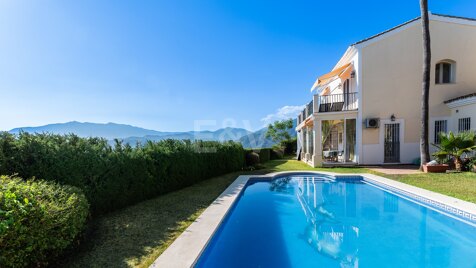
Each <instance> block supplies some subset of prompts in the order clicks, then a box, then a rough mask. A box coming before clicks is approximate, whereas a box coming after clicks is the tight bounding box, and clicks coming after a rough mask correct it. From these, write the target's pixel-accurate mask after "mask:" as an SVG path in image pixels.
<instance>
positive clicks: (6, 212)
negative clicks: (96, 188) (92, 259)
mask: <svg viewBox="0 0 476 268" xmlns="http://www.w3.org/2000/svg"><path fill="white" fill-rule="evenodd" d="M3 161H5V158H4V159H3ZM88 207H89V205H88V202H87V200H86V197H85V196H84V194H83V193H82V192H81V190H80V189H78V188H76V187H71V186H61V185H59V184H57V183H54V182H46V181H36V180H32V181H24V180H22V179H20V178H13V177H8V176H0V267H26V266H45V265H46V264H47V263H48V261H49V260H52V259H54V258H55V257H57V256H58V254H60V253H61V251H62V250H64V249H65V248H67V247H68V246H70V245H71V243H72V242H73V241H74V240H75V238H76V237H77V235H78V234H79V233H80V232H81V231H82V229H83V227H84V225H85V222H86V218H87V216H88Z"/></svg>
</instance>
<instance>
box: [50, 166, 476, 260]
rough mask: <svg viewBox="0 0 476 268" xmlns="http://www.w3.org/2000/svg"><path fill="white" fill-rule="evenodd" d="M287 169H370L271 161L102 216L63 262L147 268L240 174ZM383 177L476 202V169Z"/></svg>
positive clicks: (363, 170) (337, 170)
mask: <svg viewBox="0 0 476 268" xmlns="http://www.w3.org/2000/svg"><path fill="white" fill-rule="evenodd" d="M286 170H324V171H330V172H337V173H365V172H370V171H369V170H368V169H365V168H355V167H354V168H317V169H316V168H312V167H309V166H308V165H306V164H304V163H302V162H298V161H296V160H290V159H285V160H272V161H269V162H267V163H266V164H265V165H264V169H262V170H257V171H253V172H237V173H231V174H227V175H224V176H220V177H216V178H213V179H210V180H206V181H203V182H201V183H198V184H196V185H193V186H191V187H188V188H185V189H182V190H179V191H176V192H173V193H170V194H166V195H163V196H159V197H157V198H154V199H151V200H148V201H145V202H142V203H139V204H136V205H134V206H130V207H127V208H125V209H122V210H118V211H116V212H113V213H110V214H107V215H105V216H102V217H100V218H98V219H96V220H95V221H94V222H93V224H92V226H93V228H92V232H91V233H90V234H88V235H87V236H86V239H85V241H84V242H83V243H82V245H81V246H80V248H79V249H78V250H75V251H74V252H73V253H72V254H71V255H70V256H69V257H68V258H66V259H65V260H64V261H63V262H62V263H60V264H59V266H61V267H148V266H149V265H150V264H151V263H152V262H153V261H154V260H155V259H156V258H157V257H158V256H159V255H160V254H161V253H162V252H163V251H164V250H165V249H166V248H167V246H169V245H170V244H171V243H172V242H173V241H174V240H175V238H177V237H178V236H179V235H180V234H181V233H182V232H183V231H184V230H185V229H186V228H187V227H188V226H189V225H190V224H191V223H192V222H193V221H194V220H195V219H196V218H197V217H198V216H199V215H200V213H201V212H202V211H203V210H204V209H205V208H206V207H208V205H209V204H210V203H211V202H212V201H213V200H214V199H215V198H217V197H218V195H219V194H220V193H221V192H222V191H223V190H224V189H225V188H226V187H227V186H228V185H229V184H230V183H231V182H233V181H234V180H235V179H236V177H237V176H238V175H240V174H265V173H269V172H277V171H286ZM372 173H375V172H372ZM379 175H381V174H379ZM385 177H387V178H390V179H394V180H398V181H401V182H404V183H408V184H411V185H415V186H417V187H421V188H426V189H429V190H432V191H435V192H440V193H443V194H446V195H450V196H454V197H457V198H461V199H464V200H467V201H471V202H476V174H475V173H461V174H423V173H422V174H417V175H399V176H397V175H392V176H389V175H385Z"/></svg>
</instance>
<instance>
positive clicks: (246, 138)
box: [9, 121, 296, 148]
mask: <svg viewBox="0 0 476 268" xmlns="http://www.w3.org/2000/svg"><path fill="white" fill-rule="evenodd" d="M295 125H296V121H294V126H295ZM267 130H268V128H267V127H265V128H262V129H260V130H258V131H255V132H251V131H248V130H246V129H243V128H231V127H228V128H222V129H218V130H216V131H188V132H161V131H156V130H150V129H145V128H140V127H135V126H130V125H124V124H116V123H107V124H100V123H88V122H85V123H82V122H76V121H73V122H67V123H58V124H50V125H44V126H39V127H21V128H15V129H12V130H10V131H9V132H10V133H13V134H18V133H19V132H20V131H24V132H28V133H53V134H70V133H74V134H76V135H78V136H80V137H103V138H105V139H107V140H109V141H110V143H111V144H113V140H114V139H120V140H122V141H123V142H124V143H128V144H131V145H135V144H137V143H141V144H144V143H145V142H147V141H148V140H150V141H160V140H165V139H180V140H207V141H212V140H213V141H228V140H233V141H238V142H241V144H242V145H243V147H244V148H269V147H272V146H273V145H274V144H275V142H273V141H272V140H271V139H267V138H266V137H265V136H266V131H267ZM289 133H290V134H291V136H293V137H295V136H296V132H295V131H294V128H293V129H291V130H290V131H289Z"/></svg>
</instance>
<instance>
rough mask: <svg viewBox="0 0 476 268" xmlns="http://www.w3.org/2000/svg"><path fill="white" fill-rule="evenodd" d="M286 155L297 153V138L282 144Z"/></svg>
mask: <svg viewBox="0 0 476 268" xmlns="http://www.w3.org/2000/svg"><path fill="white" fill-rule="evenodd" d="M282 145H283V148H284V154H285V155H292V154H296V151H297V138H292V139H289V140H287V141H284V142H283V143H282Z"/></svg>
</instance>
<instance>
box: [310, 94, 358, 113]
mask: <svg viewBox="0 0 476 268" xmlns="http://www.w3.org/2000/svg"><path fill="white" fill-rule="evenodd" d="M357 98H358V96H357V92H353V93H344V94H331V95H323V96H318V95H315V96H314V100H317V107H316V109H318V112H319V113H329V112H343V111H356V110H358V108H359V104H358V99H357Z"/></svg>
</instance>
